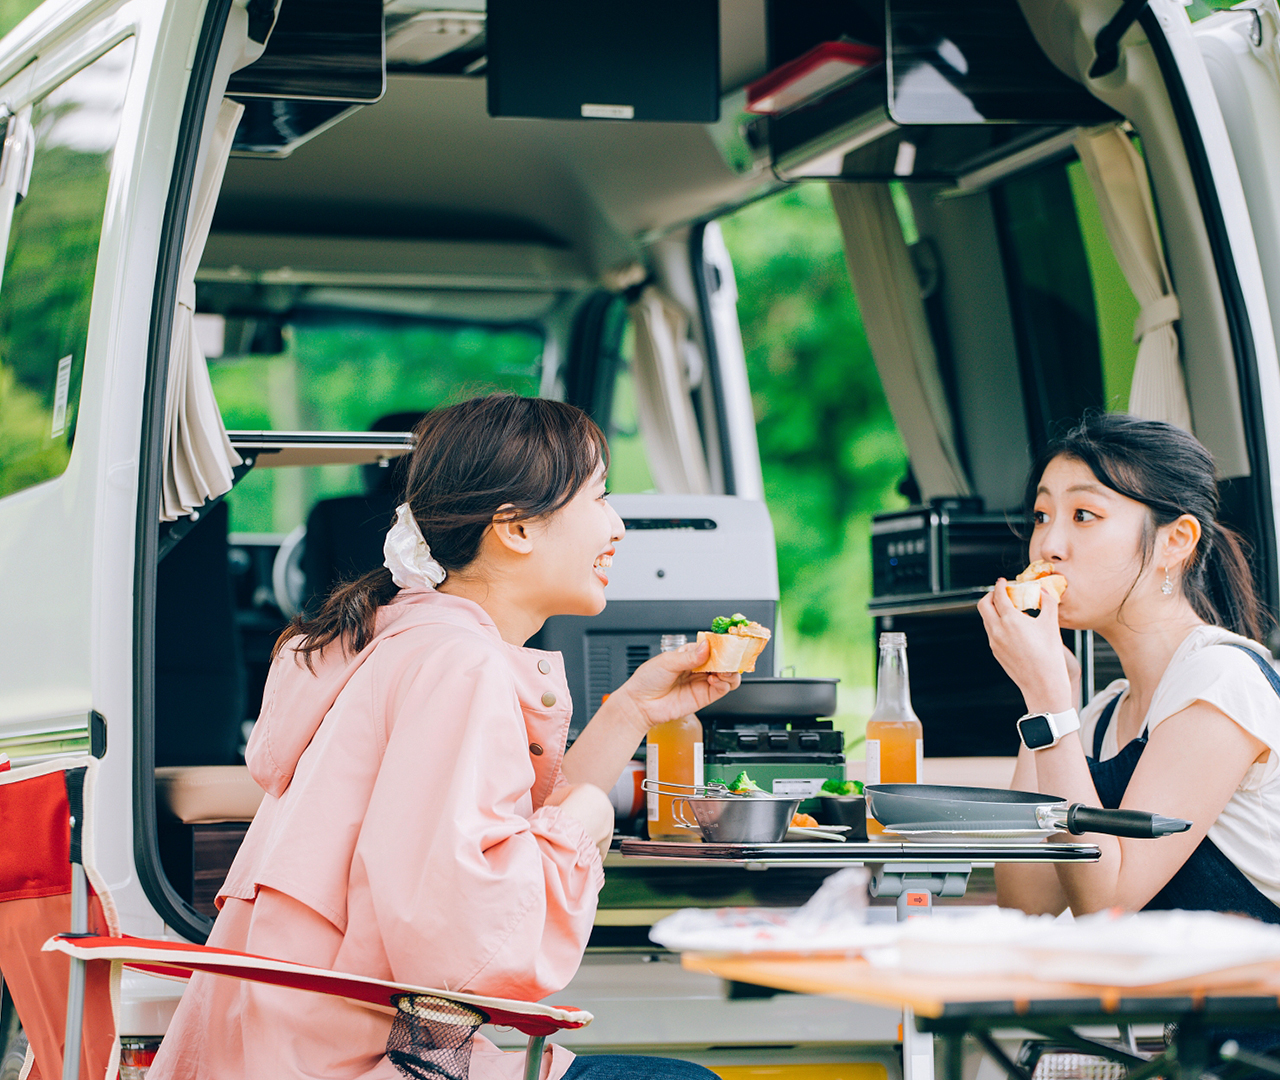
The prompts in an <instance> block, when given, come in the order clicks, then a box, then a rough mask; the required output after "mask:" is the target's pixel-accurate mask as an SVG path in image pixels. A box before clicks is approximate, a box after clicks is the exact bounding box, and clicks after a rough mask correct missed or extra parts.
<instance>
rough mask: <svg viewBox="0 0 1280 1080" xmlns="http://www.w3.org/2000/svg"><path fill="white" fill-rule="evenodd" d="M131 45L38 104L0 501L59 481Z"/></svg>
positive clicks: (2, 317)
mask: <svg viewBox="0 0 1280 1080" xmlns="http://www.w3.org/2000/svg"><path fill="white" fill-rule="evenodd" d="M132 59H133V41H132V39H129V40H127V41H124V42H121V43H120V44H119V45H117V46H116V47H115V48H114V49H112V50H111V51H110V52H108V53H106V54H105V55H104V56H102V57H100V58H99V59H98V60H96V61H94V62H93V63H92V64H90V65H88V66H87V67H85V68H83V69H81V70H80V71H79V72H78V73H77V74H75V75H73V76H72V77H71V78H70V79H68V80H67V81H66V82H64V83H62V84H61V85H60V86H58V87H57V88H56V89H54V90H52V91H50V92H49V93H48V94H46V95H45V96H44V97H43V98H42V99H41V100H39V101H37V102H36V103H35V105H34V107H33V109H32V112H31V123H32V127H33V128H34V130H35V135H36V143H35V159H34V164H33V167H32V171H31V182H30V186H29V188H28V193H27V197H26V198H25V199H23V200H22V201H21V202H20V203H19V204H18V206H17V207H16V208H15V209H14V211H13V222H12V226H11V229H10V233H9V246H8V251H7V252H6V254H5V264H4V277H3V279H2V280H0V496H3V495H8V494H10V493H11V492H14V491H20V490H21V489H23V488H26V487H30V486H31V485H32V484H38V483H40V482H42V481H44V480H49V479H51V478H53V477H55V476H60V475H61V474H62V472H63V471H64V470H65V469H66V467H67V462H68V461H69V460H70V457H71V446H72V442H73V441H74V439H75V431H76V418H77V412H78V409H79V403H80V384H81V380H82V379H83V376H84V362H85V346H86V343H87V341H88V336H89V305H90V301H91V300H92V297H93V280H94V273H95V270H96V268H97V262H98V242H99V239H100V238H101V236H102V220H103V211H104V210H105V208H106V201H107V183H108V180H109V179H110V176H111V157H112V152H113V151H114V150H115V145H116V139H117V137H118V135H119V132H120V114H121V110H122V109H123V106H124V96H125V89H126V86H127V84H128V79H129V67H130V63H131V61H132Z"/></svg>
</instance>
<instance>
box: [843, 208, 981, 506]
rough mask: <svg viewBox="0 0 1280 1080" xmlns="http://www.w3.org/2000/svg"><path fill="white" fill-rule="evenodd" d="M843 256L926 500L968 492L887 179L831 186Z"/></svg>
mask: <svg viewBox="0 0 1280 1080" xmlns="http://www.w3.org/2000/svg"><path fill="white" fill-rule="evenodd" d="M831 201H832V202H833V203H834V204H835V210H836V217H837V219H838V220H839V222H840V231H841V233H842V235H843V237H844V252H845V261H846V262H847V263H848V266H849V276H850V278H852V280H853V292H854V296H855V297H856V298H857V301H858V310H859V311H860V312H861V313H862V325H863V327H864V328H865V330H866V332H867V340H868V341H869V342H870V343H871V355H872V357H873V358H874V359H875V364H876V370H877V371H878V372H879V373H880V382H881V383H882V385H883V386H884V392H885V397H886V398H888V400H889V410H890V412H892V413H893V419H894V422H895V423H896V424H897V425H898V431H899V432H900V433H901V434H902V439H903V441H904V442H905V443H906V444H907V452H908V453H909V454H910V456H911V469H912V471H913V472H914V473H915V477H916V482H917V483H918V484H919V485H920V493H921V495H922V496H923V497H924V498H925V499H926V500H928V499H931V498H933V497H935V496H939V495H967V494H969V480H968V477H967V476H966V475H965V472H964V468H963V467H962V465H961V463H960V456H959V454H958V452H957V450H956V442H955V429H954V428H953V426H952V421H951V412H950V410H949V409H948V408H947V402H946V395H945V393H944V391H943V387H942V378H941V376H940V375H939V373H938V357H937V353H936V352H935V351H934V348H933V338H932V337H931V336H930V334H929V323H928V320H927V318H926V316H925V310H924V301H923V300H922V299H921V297H920V283H919V280H918V279H917V277H916V272H915V268H914V267H913V266H912V264H911V254H910V252H909V251H908V250H907V244H906V241H905V240H904V239H903V236H902V225H901V223H900V222H899V220H898V213H897V211H896V210H895V209H894V205H893V200H892V198H891V197H890V195H889V188H888V185H886V184H844V183H834V184H832V185H831Z"/></svg>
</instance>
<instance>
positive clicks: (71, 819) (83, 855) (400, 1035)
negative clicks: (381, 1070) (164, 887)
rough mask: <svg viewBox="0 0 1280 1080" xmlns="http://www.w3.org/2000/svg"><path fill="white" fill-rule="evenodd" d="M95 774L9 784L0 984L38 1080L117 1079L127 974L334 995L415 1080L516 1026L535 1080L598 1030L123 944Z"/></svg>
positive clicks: (58, 773) (2, 846) (449, 996)
mask: <svg viewBox="0 0 1280 1080" xmlns="http://www.w3.org/2000/svg"><path fill="white" fill-rule="evenodd" d="M3 767H4V765H3V763H0V768H3ZM97 767H98V763H97V761H96V760H95V759H94V758H91V757H77V758H63V759H60V760H58V761H53V762H48V763H46V764H43V765H34V766H29V767H27V768H23V769H14V770H12V771H3V772H0V973H3V977H4V981H5V984H6V985H7V986H8V988H9V991H10V995H11V997H12V1000H13V1002H14V1005H15V1007H16V1008H17V1011H18V1017H19V1019H20V1020H21V1021H22V1026H23V1028H24V1030H25V1031H26V1033H27V1038H28V1040H29V1043H30V1048H29V1050H28V1052H27V1058H28V1060H27V1068H28V1069H29V1070H30V1071H29V1073H28V1074H27V1076H28V1080H40V1078H41V1077H43V1078H44V1080H50V1078H53V1077H57V1076H59V1075H61V1077H62V1080H116V1078H117V1076H118V1074H119V1065H120V1042H119V1035H118V1031H117V1021H118V1016H117V1005H118V1001H119V986H120V969H121V967H122V966H127V967H130V968H135V969H137V970H139V971H145V972H150V973H152V974H158V975H170V976H172V975H178V976H180V977H184V978H185V977H189V976H190V975H191V973H192V972H194V971H206V972H210V973H212V974H215V975H223V976H228V977H231V978H237V979H247V980H249V981H251V982H261V983H269V984H271V985H274V986H285V987H290V988H293V989H296V990H298V991H299V992H303V991H310V992H313V993H321V994H331V995H334V996H337V997H342V998H346V999H348V1000H350V1001H353V1002H356V1003H358V1004H360V1005H363V1006H365V1007H367V1008H371V1009H376V1010H379V1011H381V1012H385V1013H389V1014H391V1015H392V1016H394V1021H393V1023H392V1028H391V1036H390V1038H389V1040H388V1043H387V1054H388V1056H389V1057H390V1058H391V1060H392V1061H393V1062H394V1063H395V1065H396V1066H397V1068H398V1069H399V1071H400V1072H402V1073H403V1074H405V1075H406V1076H410V1077H432V1078H433V1080H438V1078H441V1077H454V1078H456V1080H465V1077H466V1071H467V1064H468V1062H469V1059H470V1048H471V1038H472V1036H473V1035H474V1034H475V1032H476V1030H478V1028H479V1027H480V1026H481V1025H483V1024H502V1025H505V1026H510V1027H513V1028H515V1029H516V1030H517V1031H520V1032H521V1033H522V1034H524V1035H527V1036H528V1037H529V1042H528V1045H527V1047H526V1049H525V1068H524V1075H525V1080H537V1077H538V1075H539V1072H540V1067H541V1061H542V1051H543V1048H544V1045H545V1043H546V1039H547V1036H549V1035H552V1034H554V1033H555V1032H557V1031H562V1030H565V1029H574V1028H581V1027H585V1026H586V1025H587V1024H589V1023H590V1022H591V1019H592V1017H591V1014H590V1013H588V1012H585V1011H583V1010H581V1009H572V1008H569V1009H561V1008H551V1007H549V1006H545V1005H537V1004H533V1003H530V1002H523V1001H509V1000H506V999H501V998H488V997H481V996H479V995H476V994H460V993H453V992H450V991H447V990H437V989H434V988H432V987H424V986H413V985H410V984H407V983H391V982H384V981H382V980H380V979H370V978H366V977H364V976H360V975H348V974H343V973H342V972H336V971H329V970H327V969H325V968H315V967H309V966H307V965H305V964H292V963H286V962H284V961H280V960H273V959H271V958H269V957H264V956H254V955H251V954H249V953H241V952H235V951H232V950H229V949H214V948H210V947H208V946H205V945H194V944H191V943H190V942H178V941H157V940H150V939H145V938H135V937H129V936H127V935H124V934H122V933H121V932H120V926H119V920H118V918H117V917H116V914H115V907H114V905H113V904H112V902H111V897H110V895H109V893H108V892H107V889H106V886H105V883H104V882H103V881H102V879H101V877H100V876H99V875H98V874H97V872H96V871H95V869H94V866H93V857H92V855H93V845H92V839H93V830H92V825H91V821H90V819H89V818H88V816H87V815H86V812H85V811H86V808H87V807H91V806H92V805H93V785H94V778H95V774H96V771H97ZM68 926H70V928H71V930H70V932H69V933H68V932H65V928H66V927H68ZM60 931H61V932H60ZM77 1062H79V1066H78V1068H77V1064H76V1063H77Z"/></svg>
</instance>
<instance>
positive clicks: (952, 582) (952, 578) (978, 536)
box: [871, 500, 1026, 598]
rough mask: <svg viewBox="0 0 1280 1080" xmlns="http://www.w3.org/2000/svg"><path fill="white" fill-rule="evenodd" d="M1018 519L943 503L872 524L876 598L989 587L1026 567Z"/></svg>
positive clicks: (963, 504) (958, 502) (972, 506)
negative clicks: (1000, 578) (1018, 529)
mask: <svg viewBox="0 0 1280 1080" xmlns="http://www.w3.org/2000/svg"><path fill="white" fill-rule="evenodd" d="M1018 524H1019V522H1018V520H1017V519H1016V518H1013V517H1011V516H1009V515H1005V514H984V513H982V512H981V509H980V504H977V503H976V502H970V501H968V500H955V501H951V500H948V501H939V502H936V503H934V504H932V505H930V506H925V507H913V508H911V509H909V510H901V511H898V512H896V513H892V514H881V515H880V516H878V517H876V518H875V519H874V521H872V523H871V577H872V595H873V596H874V597H876V598H881V597H889V596H925V595H930V594H938V593H947V592H952V591H955V590H959V589H970V588H976V587H979V586H983V585H990V584H991V583H992V582H994V581H995V579H996V578H997V577H999V576H1001V575H1004V576H1005V577H1011V576H1012V575H1014V574H1016V573H1018V571H1020V570H1021V569H1022V567H1023V566H1024V565H1025V561H1026V544H1025V542H1024V541H1023V540H1022V539H1021V537H1019V536H1018V533H1017V532H1016V531H1015V527H1016V526H1017V525H1018Z"/></svg>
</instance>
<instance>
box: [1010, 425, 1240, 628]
mask: <svg viewBox="0 0 1280 1080" xmlns="http://www.w3.org/2000/svg"><path fill="white" fill-rule="evenodd" d="M1056 457H1068V458H1073V459H1074V460H1076V461H1079V462H1081V463H1083V464H1084V465H1087V466H1088V467H1089V470H1090V471H1091V472H1092V473H1093V475H1094V476H1095V477H1096V478H1097V480H1098V482H1099V483H1100V484H1102V485H1104V486H1105V487H1108V488H1110V489H1111V490H1112V491H1115V492H1118V493H1119V494H1121V495H1124V496H1125V497H1126V498H1129V499H1133V500H1134V501H1136V502H1140V503H1142V504H1143V505H1144V506H1146V507H1147V509H1148V510H1149V511H1150V512H1151V525H1152V527H1151V528H1149V529H1147V530H1146V532H1145V533H1144V535H1143V551H1142V569H1141V570H1140V571H1139V574H1141V572H1142V570H1145V569H1146V567H1147V562H1148V560H1149V559H1150V558H1151V552H1152V550H1153V549H1154V545H1155V530H1156V529H1158V528H1160V527H1161V526H1164V525H1169V524H1171V523H1172V522H1174V521H1176V520H1177V519H1178V518H1180V517H1182V515H1183V514H1190V515H1191V516H1192V517H1193V518H1195V519H1196V521H1198V522H1199V523H1200V542H1199V543H1198V544H1197V545H1196V548H1195V551H1193V552H1192V554H1191V557H1190V559H1188V560H1187V563H1186V566H1185V567H1184V569H1183V575H1182V581H1181V587H1182V591H1183V593H1184V595H1185V596H1186V598H1187V600H1188V602H1189V603H1190V604H1191V607H1192V609H1193V610H1194V611H1195V613H1196V614H1197V615H1199V616H1200V618H1202V619H1203V620H1204V621H1205V622H1207V623H1212V624H1213V625H1215V626H1222V627H1225V628H1226V629H1228V630H1230V631H1232V632H1233V633H1236V634H1240V635H1242V636H1243V637H1247V638H1252V639H1254V640H1255V641H1256V640H1259V639H1260V638H1261V636H1262V634H1263V633H1264V632H1265V631H1264V625H1263V623H1264V618H1263V612H1262V607H1261V605H1260V604H1259V602H1258V597H1257V592H1256V590H1255V589H1254V585H1253V572H1252V571H1251V570H1250V567H1249V559H1248V555H1247V552H1246V549H1245V545H1244V541H1243V540H1242V539H1241V538H1240V536H1239V535H1237V534H1236V533H1235V532H1234V531H1232V530H1231V529H1230V528H1228V527H1227V526H1226V525H1223V524H1222V523H1221V522H1219V521H1218V484H1217V478H1216V473H1215V469H1214V465H1213V458H1212V456H1211V455H1210V454H1209V451H1208V450H1206V449H1205V448H1204V447H1203V446H1202V445H1201V444H1200V442H1199V441H1198V440H1197V439H1196V438H1195V436H1194V435H1191V434H1189V433H1188V432H1186V431H1183V430H1182V429H1181V428H1179V427H1174V426H1173V425H1172V424H1166V423H1163V422H1161V421H1158V420H1141V419H1139V418H1138V417H1136V416H1127V415H1125V414H1123V413H1098V412H1091V413H1087V414H1086V415H1085V417H1084V419H1083V420H1082V421H1081V422H1080V424H1079V425H1078V426H1076V427H1074V428H1072V429H1071V430H1070V431H1068V432H1067V433H1066V435H1064V436H1063V437H1062V438H1060V439H1057V440H1055V441H1054V442H1052V443H1051V444H1050V445H1049V447H1048V449H1046V450H1045V452H1044V454H1042V455H1041V457H1040V460H1039V461H1038V462H1037V463H1036V465H1035V467H1034V468H1033V469H1032V470H1031V475H1030V477H1029V479H1028V481H1027V491H1026V506H1027V513H1028V518H1029V517H1030V514H1031V511H1032V509H1033V508H1034V506H1035V497H1036V489H1037V488H1038V487H1039V485H1040V478H1041V477H1042V476H1043V475H1044V471H1045V469H1046V468H1047V467H1048V464H1049V462H1050V461H1052V460H1053V459H1054V458H1056ZM1135 584H1136V581H1135ZM1131 588H1132V587H1131Z"/></svg>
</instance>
